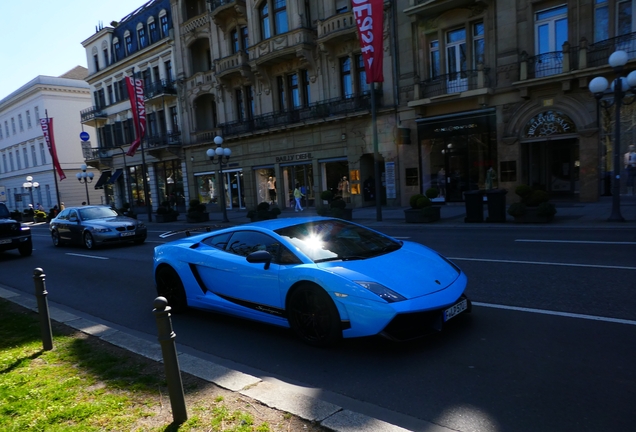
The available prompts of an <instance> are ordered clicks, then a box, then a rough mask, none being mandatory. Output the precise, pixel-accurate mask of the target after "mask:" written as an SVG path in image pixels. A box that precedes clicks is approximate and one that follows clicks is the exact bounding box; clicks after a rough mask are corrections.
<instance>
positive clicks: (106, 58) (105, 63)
mask: <svg viewBox="0 0 636 432" xmlns="http://www.w3.org/2000/svg"><path fill="white" fill-rule="evenodd" d="M109 64H110V62H109V61H108V49H107V48H104V66H108V65H109Z"/></svg>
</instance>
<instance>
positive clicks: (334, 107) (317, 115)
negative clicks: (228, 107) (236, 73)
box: [220, 94, 371, 136]
mask: <svg viewBox="0 0 636 432" xmlns="http://www.w3.org/2000/svg"><path fill="white" fill-rule="evenodd" d="M370 109H371V98H370V95H369V94H363V95H361V96H353V97H348V98H337V99H331V100H325V101H320V102H316V103H313V104H310V105H309V106H307V107H302V108H298V109H293V110H288V111H284V112H275V113H268V114H263V115H259V116H255V117H254V118H252V119H249V120H244V121H234V122H228V123H223V124H221V125H220V127H221V129H222V132H221V133H222V135H223V136H229V135H239V134H243V133H250V132H255V131H258V130H265V129H270V128H275V127H283V126H287V125H292V124H297V123H301V122H305V121H308V120H318V119H325V118H329V117H335V116H340V115H346V114H350V113H354V112H359V111H368V110H370Z"/></svg>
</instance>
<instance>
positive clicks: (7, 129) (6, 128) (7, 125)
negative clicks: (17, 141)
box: [4, 120, 11, 137]
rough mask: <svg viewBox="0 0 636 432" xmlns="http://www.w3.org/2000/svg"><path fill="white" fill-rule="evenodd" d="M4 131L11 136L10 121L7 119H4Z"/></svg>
mask: <svg viewBox="0 0 636 432" xmlns="http://www.w3.org/2000/svg"><path fill="white" fill-rule="evenodd" d="M4 131H5V132H6V134H7V137H9V136H11V135H9V123H8V122H7V121H6V120H5V121H4Z"/></svg>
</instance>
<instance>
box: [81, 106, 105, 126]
mask: <svg viewBox="0 0 636 432" xmlns="http://www.w3.org/2000/svg"><path fill="white" fill-rule="evenodd" d="M80 116H81V121H82V122H89V121H91V120H95V119H105V118H107V117H108V116H107V114H106V113H105V112H104V110H103V109H102V108H99V107H96V106H92V107H90V108H86V109H85V110H82V111H80Z"/></svg>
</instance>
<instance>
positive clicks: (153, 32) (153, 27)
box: [148, 18, 157, 43]
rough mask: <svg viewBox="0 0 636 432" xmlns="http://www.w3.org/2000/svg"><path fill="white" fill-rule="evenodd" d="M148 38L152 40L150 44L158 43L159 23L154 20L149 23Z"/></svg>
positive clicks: (151, 19)
mask: <svg viewBox="0 0 636 432" xmlns="http://www.w3.org/2000/svg"><path fill="white" fill-rule="evenodd" d="M148 37H149V38H150V43H155V42H156V41H157V23H156V22H155V20H154V18H150V20H149V21H148Z"/></svg>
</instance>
